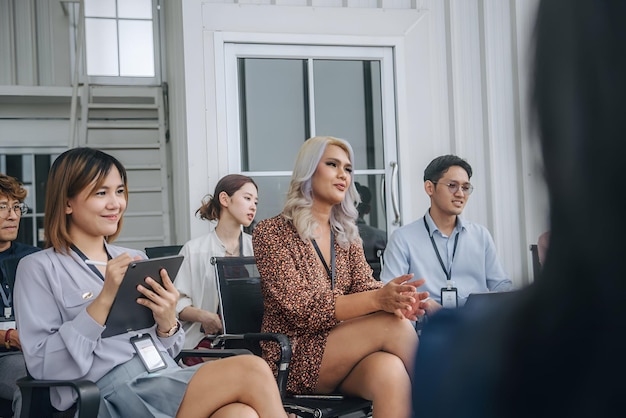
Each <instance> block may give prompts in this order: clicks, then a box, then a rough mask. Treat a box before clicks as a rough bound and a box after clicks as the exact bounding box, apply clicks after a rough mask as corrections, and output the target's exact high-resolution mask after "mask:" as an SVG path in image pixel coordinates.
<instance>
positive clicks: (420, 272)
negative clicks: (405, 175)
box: [380, 212, 513, 306]
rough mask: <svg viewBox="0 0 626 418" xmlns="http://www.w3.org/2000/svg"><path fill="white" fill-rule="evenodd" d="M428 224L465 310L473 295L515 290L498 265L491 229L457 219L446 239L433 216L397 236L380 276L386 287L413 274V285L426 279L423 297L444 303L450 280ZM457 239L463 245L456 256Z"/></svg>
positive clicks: (418, 221)
mask: <svg viewBox="0 0 626 418" xmlns="http://www.w3.org/2000/svg"><path fill="white" fill-rule="evenodd" d="M424 219H426V222H427V223H428V227H429V228H430V234H431V235H432V237H433V239H434V241H435V245H437V249H438V250H439V254H440V256H441V260H442V262H443V265H444V266H445V267H446V269H447V271H448V272H450V273H451V276H450V277H451V280H452V283H453V285H454V287H456V288H457V292H458V298H459V306H462V305H464V304H465V300H466V299H467V297H468V296H469V294H470V293H478V292H488V291H496V292H498V291H507V290H512V289H513V283H512V282H511V280H510V279H509V278H508V276H507V274H506V273H505V272H504V269H503V268H502V265H501V264H500V261H499V260H498V256H497V253H496V248H495V244H494V242H493V238H492V237H491V234H490V233H489V231H488V230H487V228H485V227H484V226H482V225H478V224H475V223H472V222H469V221H467V220H462V219H461V218H460V217H457V223H456V227H455V228H454V230H453V231H452V234H451V235H450V236H446V235H444V234H442V233H441V231H439V228H437V225H435V222H434V221H433V219H432V218H431V216H430V214H429V213H428V212H426V215H425V216H424V218H420V219H418V220H417V221H415V222H413V223H410V224H408V225H405V226H403V227H402V228H399V229H397V230H396V231H394V232H393V234H391V237H390V238H389V242H387V248H386V249H385V253H384V266H383V270H382V272H381V275H380V278H381V280H382V281H383V282H385V283H386V282H389V281H390V280H392V279H394V278H395V277H398V276H401V275H403V274H407V273H413V274H414V277H413V280H417V279H420V278H424V279H426V283H425V284H423V285H422V286H420V287H419V288H418V291H428V292H429V293H430V297H431V298H433V299H434V300H435V301H437V302H438V303H441V288H442V287H446V285H447V277H446V273H445V272H444V270H443V269H442V266H441V264H440V263H439V259H438V258H437V254H436V252H435V249H434V248H433V245H432V243H431V240H430V236H429V234H428V231H427V230H426V227H425V225H424ZM457 234H458V243H457V248H456V253H454V242H455V240H456V236H457ZM453 253H454V258H453Z"/></svg>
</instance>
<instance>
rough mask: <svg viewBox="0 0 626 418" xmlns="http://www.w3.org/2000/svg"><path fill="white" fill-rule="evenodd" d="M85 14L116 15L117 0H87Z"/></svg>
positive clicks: (91, 15)
mask: <svg viewBox="0 0 626 418" xmlns="http://www.w3.org/2000/svg"><path fill="white" fill-rule="evenodd" d="M85 16H88V17H115V0H85Z"/></svg>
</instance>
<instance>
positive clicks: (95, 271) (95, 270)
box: [70, 244, 111, 281]
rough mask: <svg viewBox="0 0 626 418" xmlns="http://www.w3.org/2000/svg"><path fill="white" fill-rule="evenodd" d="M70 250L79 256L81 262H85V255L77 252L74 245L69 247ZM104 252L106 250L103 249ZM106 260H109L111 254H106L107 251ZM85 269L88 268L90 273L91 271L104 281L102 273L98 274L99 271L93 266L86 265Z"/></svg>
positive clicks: (79, 251)
mask: <svg viewBox="0 0 626 418" xmlns="http://www.w3.org/2000/svg"><path fill="white" fill-rule="evenodd" d="M70 248H71V249H72V250H74V252H75V253H76V254H78V256H79V257H80V258H82V260H83V261H87V256H86V255H85V254H84V253H83V252H82V251H81V250H79V249H78V247H77V246H75V245H74V244H72V245H70ZM105 251H106V248H105ZM107 259H109V260H110V259H111V254H109V252H108V251H107ZM87 267H89V269H90V270H91V271H93V272H94V273H96V274H97V275H98V277H100V279H102V280H103V281H104V276H103V275H102V273H100V270H98V267H96V266H94V265H93V264H87Z"/></svg>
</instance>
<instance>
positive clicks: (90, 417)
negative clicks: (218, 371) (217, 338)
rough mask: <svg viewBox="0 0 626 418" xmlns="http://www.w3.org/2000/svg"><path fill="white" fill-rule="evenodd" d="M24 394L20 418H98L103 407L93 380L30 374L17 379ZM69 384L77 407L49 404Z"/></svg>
mask: <svg viewBox="0 0 626 418" xmlns="http://www.w3.org/2000/svg"><path fill="white" fill-rule="evenodd" d="M243 354H250V355H251V354H252V353H251V352H250V351H248V350H244V349H232V350H229V349H214V350H208V349H197V350H183V351H181V352H180V354H179V355H178V356H177V357H176V359H175V360H176V361H177V362H178V361H179V360H180V359H182V358H183V357H188V356H192V357H209V358H225V357H231V356H237V355H243ZM17 385H18V387H19V388H20V392H21V393H22V413H21V415H20V418H72V417H77V418H96V417H97V416H98V408H99V407H100V389H98V386H97V385H96V384H95V383H94V382H92V381H90V380H37V379H33V378H32V377H31V376H26V377H22V378H21V379H18V380H17ZM58 386H67V387H71V388H73V389H74V390H75V391H76V393H77V395H78V399H77V401H76V403H75V404H74V406H72V407H71V408H70V409H68V410H66V411H57V410H56V409H55V408H54V407H53V406H52V404H51V403H50V388H52V387H58Z"/></svg>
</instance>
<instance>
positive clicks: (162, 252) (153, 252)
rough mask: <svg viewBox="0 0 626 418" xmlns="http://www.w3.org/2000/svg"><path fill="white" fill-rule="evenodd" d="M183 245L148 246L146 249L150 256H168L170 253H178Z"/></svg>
mask: <svg viewBox="0 0 626 418" xmlns="http://www.w3.org/2000/svg"><path fill="white" fill-rule="evenodd" d="M181 248H183V246H182V245H162V246H159V247H146V248H144V251H145V252H146V255H147V256H148V258H157V257H166V256H168V255H177V254H178V253H179V252H180V249H181Z"/></svg>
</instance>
